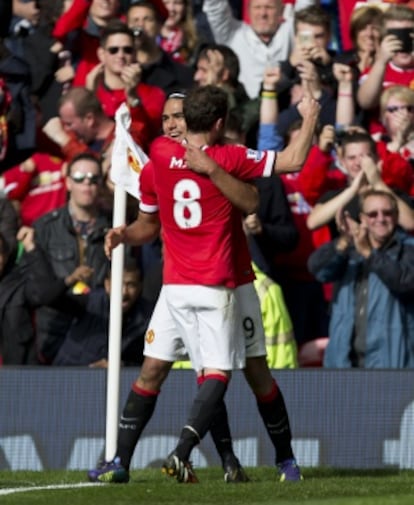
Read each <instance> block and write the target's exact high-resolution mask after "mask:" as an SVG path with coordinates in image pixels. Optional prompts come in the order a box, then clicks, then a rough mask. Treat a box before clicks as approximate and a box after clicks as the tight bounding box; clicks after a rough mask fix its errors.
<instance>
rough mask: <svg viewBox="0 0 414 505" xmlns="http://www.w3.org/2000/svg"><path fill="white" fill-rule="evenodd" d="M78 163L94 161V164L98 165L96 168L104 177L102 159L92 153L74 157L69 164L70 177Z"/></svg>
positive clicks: (68, 173)
mask: <svg viewBox="0 0 414 505" xmlns="http://www.w3.org/2000/svg"><path fill="white" fill-rule="evenodd" d="M78 161H93V162H94V163H96V166H97V167H98V169H99V174H100V175H102V164H101V161H100V159H99V158H98V157H97V156H95V155H94V154H92V153H90V152H86V153H80V154H77V155H76V156H74V157H73V158H72V159H71V160H70V162H69V163H68V167H67V170H66V174H67V175H70V174H71V173H72V167H73V165H74V164H75V163H77V162H78Z"/></svg>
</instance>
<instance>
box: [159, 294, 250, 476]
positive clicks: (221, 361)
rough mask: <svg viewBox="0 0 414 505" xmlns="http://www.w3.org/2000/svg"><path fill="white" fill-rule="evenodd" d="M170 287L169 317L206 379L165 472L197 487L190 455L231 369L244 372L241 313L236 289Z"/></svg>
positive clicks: (213, 410) (194, 365)
mask: <svg viewBox="0 0 414 505" xmlns="http://www.w3.org/2000/svg"><path fill="white" fill-rule="evenodd" d="M167 288H168V291H167V300H168V301H169V308H170V311H171V314H172V315H173V317H174V319H175V320H176V322H177V326H178V328H179V331H180V334H181V335H183V340H184V344H185V347H186V349H187V350H188V354H189V356H190V360H191V362H192V364H193V367H194V369H195V370H196V371H200V370H201V369H202V370H203V380H202V383H201V385H200V387H199V389H198V392H197V395H196V397H195V399H194V401H193V404H192V407H191V410H190V415H189V417H188V420H187V423H186V425H185V426H184V428H183V429H182V431H181V434H180V439H179V442H178V444H177V447H176V448H175V450H174V451H173V452H172V453H171V454H170V455H169V456H168V458H167V459H166V461H165V462H164V465H163V470H164V472H165V473H167V474H168V475H171V476H173V477H175V478H177V480H178V481H180V482H194V481H195V480H194V474H193V471H192V469H191V465H190V464H189V457H190V454H191V451H192V449H193V448H194V447H195V446H196V445H197V444H198V443H199V442H200V440H201V439H202V438H203V437H204V435H205V434H206V433H207V431H208V429H209V427H210V425H211V422H212V419H213V416H214V412H215V409H216V407H217V405H219V403H220V402H221V401H222V400H223V398H224V395H225V393H226V390H227V385H228V382H229V380H230V375H231V370H232V369H234V368H241V367H243V363H244V348H243V346H242V345H241V344H242V342H239V341H237V338H236V336H235V333H236V332H235V330H236V327H235V323H236V321H237V317H238V313H237V309H236V306H235V300H234V292H233V291H232V290H228V289H226V288H221V287H220V288H217V287H208V286H179V287H177V286H167ZM170 301H171V303H170Z"/></svg>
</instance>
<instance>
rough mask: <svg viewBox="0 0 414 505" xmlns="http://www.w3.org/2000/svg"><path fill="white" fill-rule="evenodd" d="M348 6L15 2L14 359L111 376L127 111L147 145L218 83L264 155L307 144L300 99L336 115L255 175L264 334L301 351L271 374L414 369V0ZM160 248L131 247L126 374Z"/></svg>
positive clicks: (8, 121) (9, 65) (10, 342)
mask: <svg viewBox="0 0 414 505" xmlns="http://www.w3.org/2000/svg"><path fill="white" fill-rule="evenodd" d="M338 3H339V2H338ZM340 3H341V6H340V7H338V6H337V3H336V2H330V1H329V0H295V1H292V0H285V1H284V2H283V1H281V0H245V1H243V0H239V1H237V0H233V1H230V0H203V1H199V0H192V1H191V0H124V1H121V0H37V1H35V0H9V1H5V2H2V3H1V5H0V363H1V362H3V364H5V365H8V364H12V365H20V364H32V365H33V364H43V365H47V364H48V365H50V364H54V365H56V364H59V365H94V366H105V365H106V352H107V347H106V346H107V343H106V341H107V330H106V326H107V318H108V314H107V307H108V303H109V302H108V293H109V285H108V279H109V278H108V272H109V264H108V260H107V259H106V257H105V255H104V252H103V239H104V235H105V232H106V230H107V229H108V228H109V227H110V225H111V213H112V212H111V211H112V191H113V187H112V184H111V183H110V177H109V174H110V170H111V150H112V144H113V140H114V135H115V120H114V116H115V112H116V110H117V108H118V107H119V105H120V104H121V103H123V102H126V104H127V106H128V108H129V111H130V114H131V126H130V133H131V135H132V137H133V138H134V140H135V142H136V143H137V144H139V145H140V146H141V147H142V148H143V149H144V151H148V150H149V146H150V145H151V142H152V141H153V140H154V139H155V138H156V137H157V136H158V135H159V134H160V133H161V131H162V129H161V127H162V124H163V120H164V117H163V108H164V103H165V101H166V99H167V97H168V96H170V95H171V93H180V94H181V95H180V96H182V94H185V91H186V90H188V89H190V88H191V87H193V86H205V85H208V84H210V85H211V84H212V85H215V86H219V87H221V88H223V89H225V90H226V92H227V94H228V97H229V110H230V114H229V118H228V124H227V129H226V137H227V140H228V141H229V142H238V143H243V144H246V145H247V146H248V147H250V148H252V149H274V150H277V151H278V150H281V149H283V148H284V147H285V146H286V145H288V144H289V142H290V141H291V140H292V139H294V138H295V134H296V132H297V131H298V129H299V128H300V121H301V116H300V114H299V113H298V110H297V104H298V103H299V102H300V100H301V99H302V97H303V96H304V95H305V94H309V93H311V94H312V95H313V97H314V98H315V99H317V100H318V101H319V103H320V105H321V113H320V124H319V129H318V134H317V135H316V137H315V140H314V145H313V146H312V148H311V150H310V152H309V155H308V158H307V161H306V163H305V165H304V166H303V168H302V170H301V171H300V172H298V173H295V174H285V175H281V176H280V177H277V178H276V177H273V178H270V179H269V180H259V181H253V182H254V184H255V185H256V187H257V189H258V192H259V196H260V206H259V208H258V210H257V213H255V214H251V215H249V216H246V218H245V220H244V223H243V226H244V230H245V233H246V234H247V235H248V238H249V245H250V249H251V254H252V259H253V262H254V268H255V270H256V274H257V279H258V281H257V283H256V287H257V290H258V293H259V296H260V297H261V300H269V299H272V300H273V301H272V302H271V304H270V302H268V301H266V302H263V307H265V306H266V307H267V312H266V314H265V312H263V317H264V318H266V320H265V323H266V324H268V325H269V328H278V329H277V330H274V331H275V332H278V333H279V337H278V338H279V340H280V338H284V337H281V336H280V335H282V333H283V335H284V334H285V333H286V335H290V336H291V335H293V336H294V339H295V343H296V347H297V358H296V351H292V349H291V348H290V350H289V353H290V354H286V355H283V354H279V355H278V356H276V355H275V356H273V357H272V362H273V363H274V366H275V367H286V368H288V367H292V366H297V365H298V366H323V365H325V366H327V367H382V368H396V367H399V368H404V367H412V366H413V363H414V323H413V321H414V308H413V304H412V301H411V300H412V299H413V297H414V263H413V261H412V256H413V252H414V249H413V248H414V238H412V237H413V234H414V233H413V232H414V204H413V200H412V199H413V197H414V177H413V174H414V172H413V169H414V5H413V4H414V2H412V1H409V0H399V1H396V0H395V1H392V0H388V1H386V0H383V1H382V2H381V1H370V0H366V1H363V2H356V1H355V0H346V1H345V2H340ZM344 4H346V14H345V10H344ZM131 207H132V214H131V218H132V219H133V218H135V214H136V212H137V208H138V205H137V203H136V202H132V206H131ZM160 250H161V248H160V243H159V241H157V242H156V243H155V244H154V247H148V246H145V247H143V248H141V249H140V250H131V251H129V250H128V252H127V253H128V258H127V262H126V265H127V266H126V270H125V273H124V290H123V293H124V305H125V307H124V309H125V310H124V326H125V328H124V334H123V338H124V340H123V350H124V353H123V361H124V363H125V364H132V365H138V364H140V362H141V361H142V354H141V353H142V347H143V339H144V336H145V326H146V322H147V320H148V317H149V316H150V314H151V310H152V307H153V303H154V301H155V300H154V298H156V294H155V295H154V293H152V294H151V296H148V297H147V298H148V299H147V298H146V295H145V292H146V289H145V286H151V285H153V284H154V285H156V286H158V285H159V283H160V280H159V268H158V267H159V264H160V263H161V257H160ZM411 251H413V252H411ZM148 256H149V259H148ZM131 258H132V263H133V265H132V264H131ZM157 262H158V263H157ZM154 265H155V266H156V268H155V269H154V270H156V273H155V278H154V277H153V275H154V273H153V268H152V267H153V266H154ZM154 279H155V280H154ZM153 291H154V290H153ZM155 291H157V288H155ZM263 307H262V308H263ZM269 307H272V308H269ZM357 307H358V310H356V308H357ZM100 316H102V317H100ZM16 318H17V319H16ZM15 320H18V321H21V325H20V326H18V325H17V326H16V321H15ZM281 328H282V329H281ZM379 328H380V329H381V331H379ZM133 333H134V334H135V339H134V338H132V334H133ZM273 337H275V335H273V336H272V335H269V338H270V339H271V338H273ZM289 338H290V337H289ZM95 344H96V345H95ZM281 352H283V351H281ZM292 352H293V355H294V356H295V357H294V359H293V358H292ZM134 354H135V357H134ZM293 362H294V365H292V363H293Z"/></svg>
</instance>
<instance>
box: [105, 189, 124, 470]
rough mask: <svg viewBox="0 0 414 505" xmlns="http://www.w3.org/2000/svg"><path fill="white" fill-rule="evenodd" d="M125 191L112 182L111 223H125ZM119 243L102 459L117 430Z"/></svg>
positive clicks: (111, 450)
mask: <svg viewBox="0 0 414 505" xmlns="http://www.w3.org/2000/svg"><path fill="white" fill-rule="evenodd" d="M125 214H126V192H125V191H124V189H123V188H121V187H120V186H118V185H115V191H114V213H113V223H112V224H113V227H114V228H115V227H117V226H121V225H122V224H124V223H125ZM124 249H125V246H124V245H123V244H121V245H119V246H118V247H116V248H115V249H114V250H113V251H112V263H111V298H110V309H109V336H108V371H107V384H106V436H105V460H106V461H111V460H112V459H113V458H114V457H115V453H116V445H117V433H118V407H119V380H120V379H119V378H120V370H121V340H122V278H123V270H124Z"/></svg>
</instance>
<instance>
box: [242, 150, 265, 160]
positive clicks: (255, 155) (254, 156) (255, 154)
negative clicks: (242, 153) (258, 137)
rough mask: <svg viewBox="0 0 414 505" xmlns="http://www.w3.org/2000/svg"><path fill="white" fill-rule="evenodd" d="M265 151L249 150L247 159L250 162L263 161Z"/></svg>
mask: <svg viewBox="0 0 414 505" xmlns="http://www.w3.org/2000/svg"><path fill="white" fill-rule="evenodd" d="M264 155H265V153H264V151H256V150H255V149H247V151H246V158H247V159H248V160H254V161H257V162H259V161H261V160H262V159H263V157H264Z"/></svg>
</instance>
